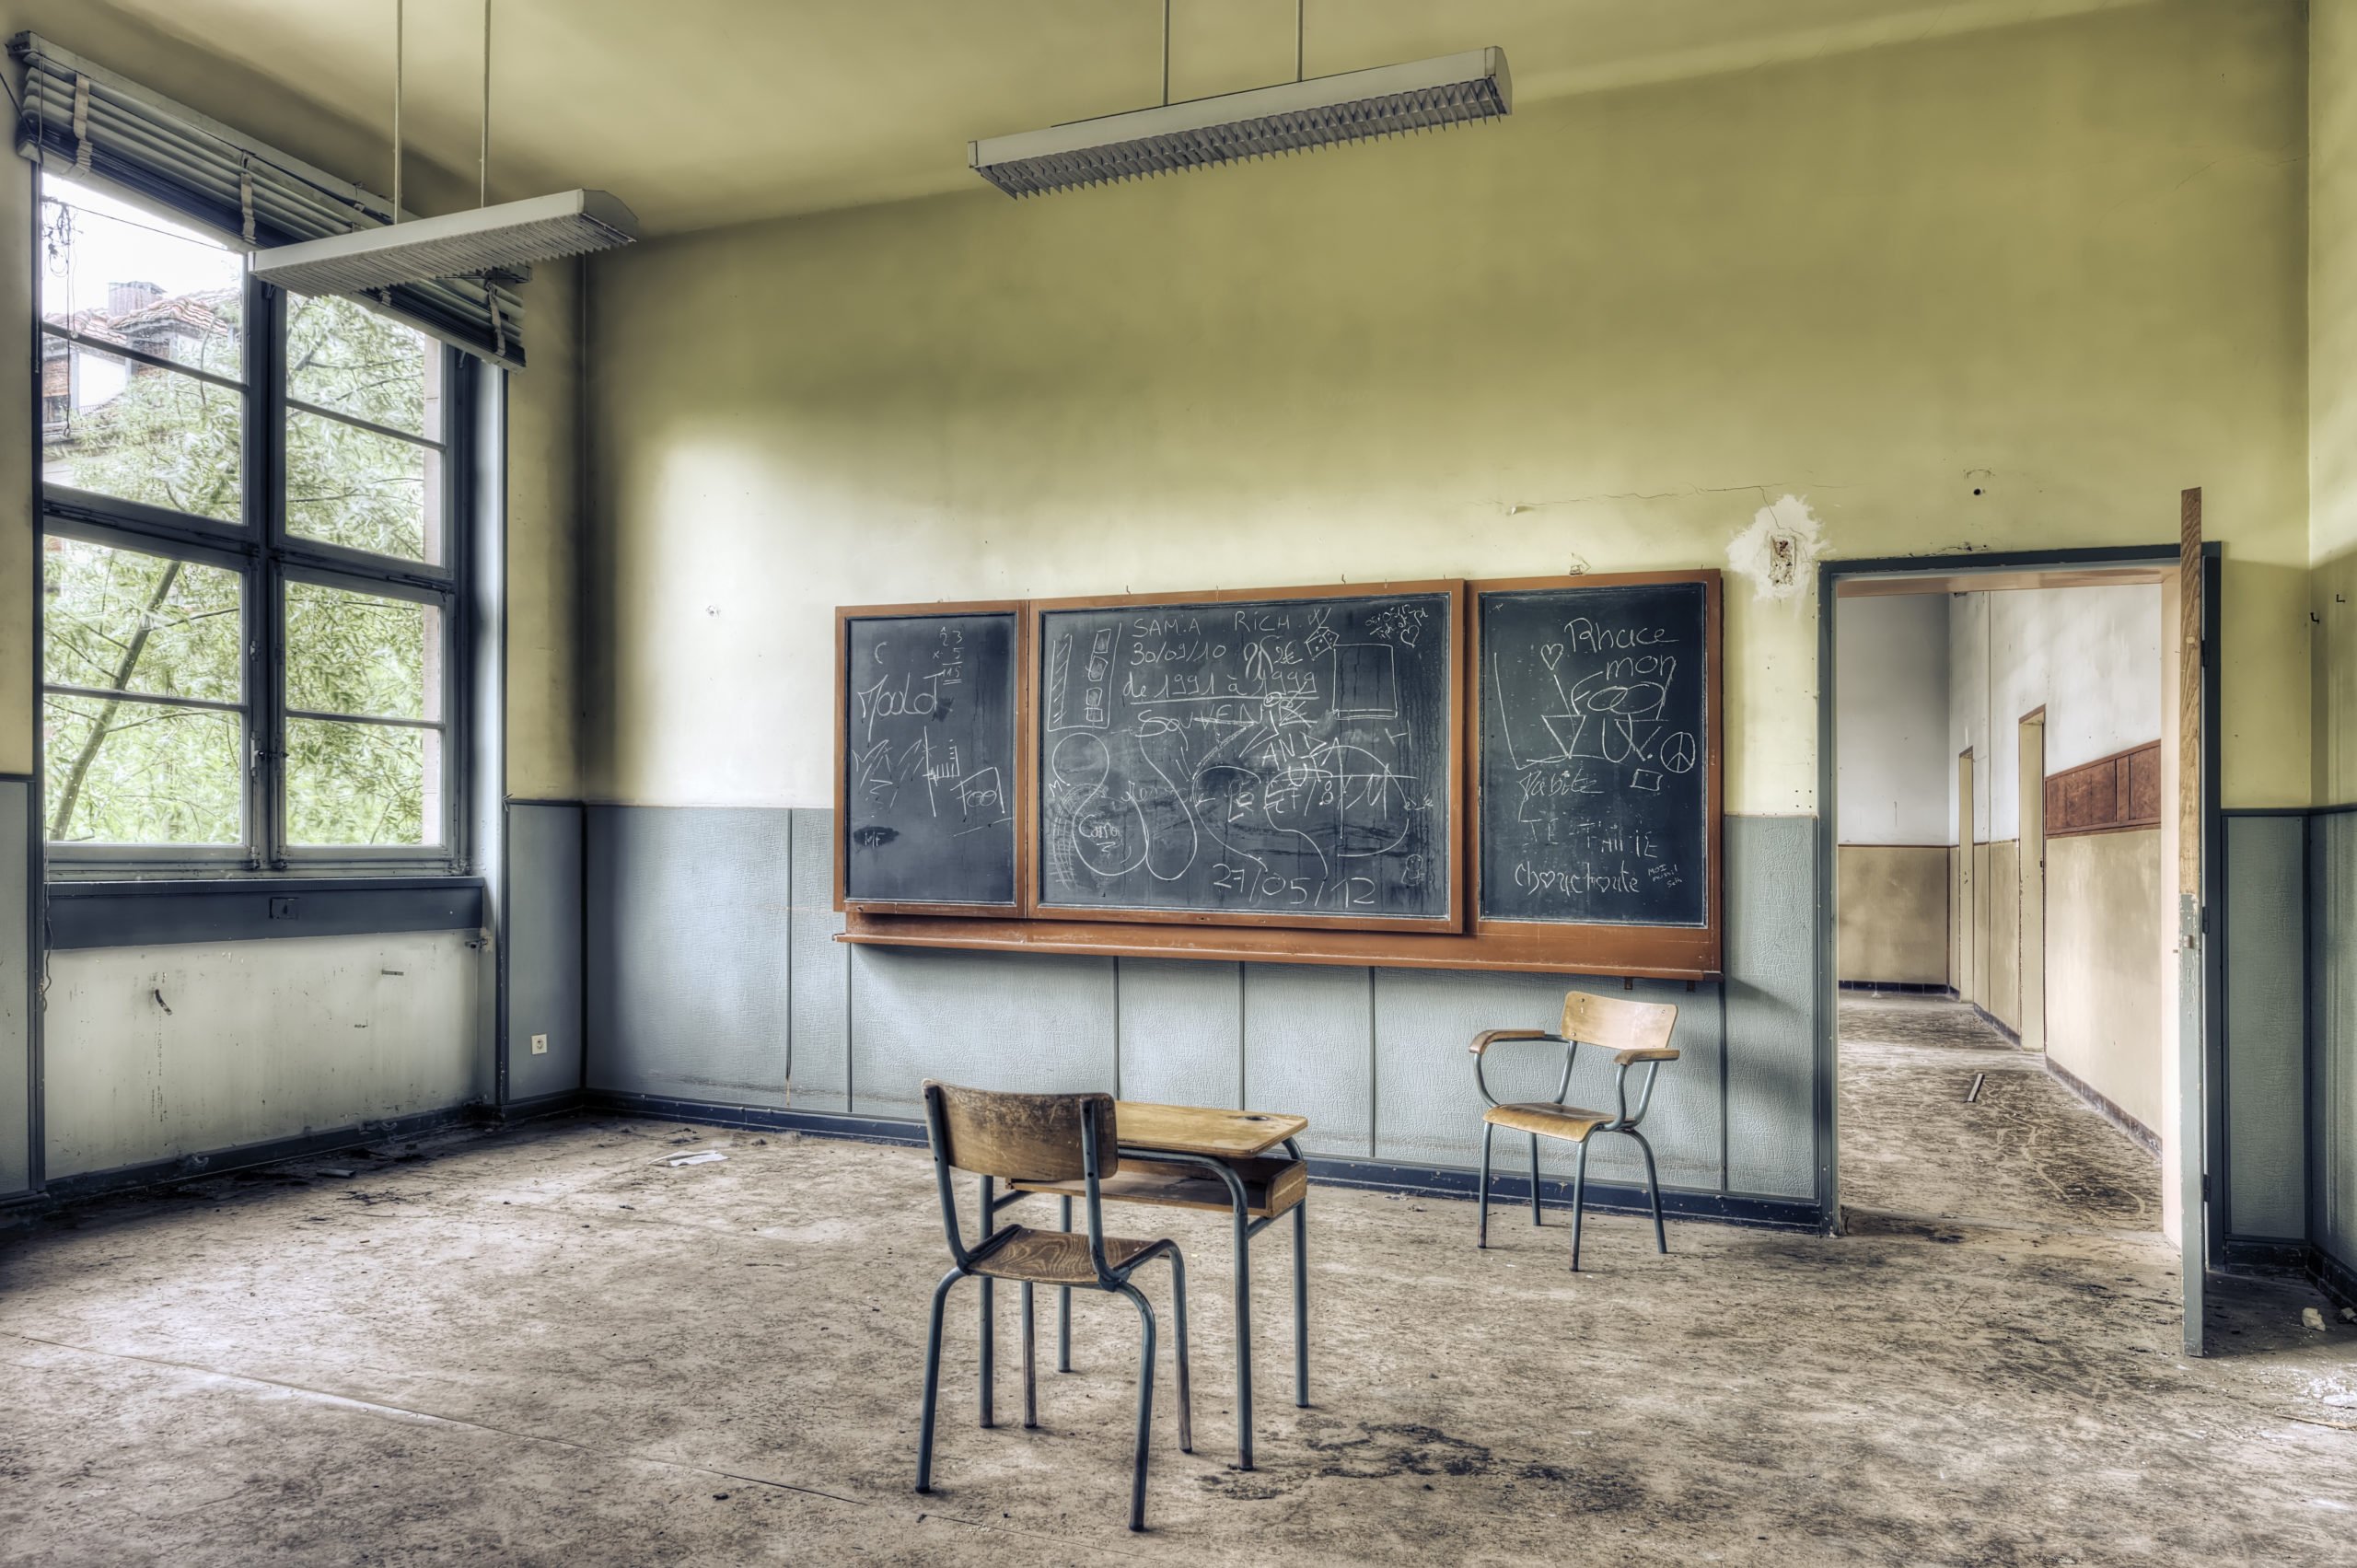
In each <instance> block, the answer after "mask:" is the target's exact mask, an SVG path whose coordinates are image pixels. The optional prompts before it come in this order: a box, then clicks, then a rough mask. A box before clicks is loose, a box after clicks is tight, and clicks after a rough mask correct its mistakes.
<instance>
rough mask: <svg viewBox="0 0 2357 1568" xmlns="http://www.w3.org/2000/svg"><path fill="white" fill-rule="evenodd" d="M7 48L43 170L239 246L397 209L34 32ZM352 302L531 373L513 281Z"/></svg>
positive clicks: (348, 227) (340, 227)
mask: <svg viewBox="0 0 2357 1568" xmlns="http://www.w3.org/2000/svg"><path fill="white" fill-rule="evenodd" d="M8 52H10V53H11V54H13V55H15V56H16V57H17V59H18V60H19V61H21V62H23V64H24V67H25V90H24V100H23V113H22V116H21V117H20V118H19V120H18V121H17V152H18V153H19V154H20V155H21V156H23V157H27V158H29V159H30V160H31V161H32V162H34V163H35V164H37V165H39V166H41V168H48V169H53V170H55V171H56V172H58V173H59V174H62V175H66V176H69V177H71V178H74V179H77V180H91V181H93V182H95V183H99V184H104V185H108V186H110V187H112V188H114V189H115V190H117V191H119V192H122V194H124V195H127V196H129V197H131V198H133V199H134V200H136V201H140V202H144V203H148V204H151V205H154V206H157V207H160V208H162V209H164V210H165V211H168V212H169V213H171V214H173V215H176V216H178V217H180V218H182V219H185V220H187V221H188V222H190V223H192V224H194V225H196V226H200V227H203V228H205V229H208V230H210V231H212V232H213V233H215V234H217V235H219V236H220V237H221V238H223V239H225V240H226V241H227V242H228V243H229V244H230V245H232V246H235V247H236V248H238V249H239V250H251V249H256V248H263V249H266V248H269V247H272V246H276V245H287V244H294V243H296V242H298V241H301V240H307V239H322V238H327V237H328V236H330V235H337V234H348V233H351V232H353V231H354V230H357V229H366V228H378V227H382V226H384V224H385V223H386V222H387V221H388V219H389V215H390V213H391V207H392V204H391V203H389V202H388V201H387V200H385V198H383V197H381V196H379V195H377V194H376V193H375V192H370V191H367V190H365V189H363V188H362V187H360V186H357V185H351V184H347V183H345V182H343V181H341V180H336V179H334V178H333V177H332V176H330V175H328V174H326V173H324V172H322V171H321V170H319V169H316V168H312V167H311V166H310V165H308V164H307V163H305V162H303V161H302V160H301V159H299V158H296V157H292V156H290V155H288V154H285V153H281V152H279V151H277V150H276V149H274V148H272V147H269V146H267V145H263V144H261V143H260V142H255V141H253V140H251V139H250V138H247V137H244V136H241V135H239V134H237V133H236V132H233V131H231V130H229V129H228V128H227V127H226V126H222V125H220V124H218V123H217V122H214V121H212V120H209V119H207V118H206V117H205V116H203V115H202V114H199V113H197V112H196V111H195V110H191V109H187V108H185V107H183V106H181V105H179V104H176V103H173V102H172V101H171V100H170V99H165V98H161V97H159V96H157V95H156V94H154V93H151V92H148V91H147V90H146V89H145V88H144V87H136V86H134V85H133V84H131V83H129V82H126V81H123V80H122V78H120V77H118V76H115V75H111V74H110V73H108V72H105V71H101V70H99V68H97V67H95V66H93V65H91V64H88V63H87V62H86V61H82V60H78V59H76V58H75V56H73V55H71V54H68V53H66V52H64V51H63V50H60V49H58V48H56V47H55V46H54V45H52V44H50V43H48V42H46V41H43V40H42V39H41V38H40V37H38V36H37V35H35V34H32V33H20V34H18V35H17V37H16V38H15V39H13V40H11V41H10V42H9V45H8ZM77 89H78V90H79V91H80V92H81V93H83V94H86V95H87V96H86V98H84V99H83V102H84V103H85V104H86V106H87V107H86V110H85V117H84V128H85V130H86V132H87V144H86V143H85V142H83V141H82V140H81V139H79V138H77V137H76V136H75V103H76V93H77ZM86 157H87V167H84V166H83V160H84V159H85V158H86ZM249 186H250V190H251V192H252V198H251V199H252V211H253V226H254V243H253V245H252V246H249V245H247V244H246V242H245V239H244V227H245V211H246V203H245V199H244V196H243V194H242V192H243V191H244V190H245V189H247V188H248V187H249ZM351 297H352V298H354V299H357V300H359V301H360V302H361V303H362V304H365V305H367V306H369V307H371V308H374V309H377V310H380V311H382V312H384V313H385V314H386V315H388V316H391V317H394V318H397V319H401V320H402V321H405V322H407V323H408V324H409V325H411V326H412V327H415V328H417V329H418V330H419V331H424V332H427V333H429V334H431V335H432V336H434V337H435V338H438V339H440V340H441V341H442V342H444V343H450V344H453V345H454V346H456V347H458V348H460V349H463V350H465V351H466V352H467V353H469V354H476V355H479V356H480V357H482V358H483V359H486V360H489V361H491V362H492V363H493V364H495V365H500V366H505V367H506V368H508V369H512V370H520V369H522V368H523V367H524V341H523V333H522V324H523V318H524V310H523V306H522V303H521V302H520V301H519V300H518V299H517V297H516V296H515V295H514V294H513V293H512V292H510V291H509V290H508V289H507V288H506V287H505V286H504V285H493V287H492V288H491V289H489V290H486V288H485V287H484V285H483V283H482V280H480V279H476V278H442V279H436V280H434V281H431V282H426V283H417V284H401V285H395V286H394V287H392V288H390V289H388V290H385V291H383V293H382V294H381V295H379V294H367V295H354V296H351ZM494 312H495V315H494Z"/></svg>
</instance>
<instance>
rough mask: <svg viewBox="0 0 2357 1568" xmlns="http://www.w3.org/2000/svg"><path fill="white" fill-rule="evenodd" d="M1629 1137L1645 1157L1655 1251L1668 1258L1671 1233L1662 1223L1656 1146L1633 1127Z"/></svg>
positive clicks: (1646, 1188)
mask: <svg viewBox="0 0 2357 1568" xmlns="http://www.w3.org/2000/svg"><path fill="white" fill-rule="evenodd" d="M1629 1136H1631V1138H1634V1139H1636V1140H1637V1147H1638V1148H1640V1149H1643V1151H1644V1155H1645V1196H1646V1197H1648V1198H1650V1199H1652V1200H1653V1204H1654V1250H1655V1251H1656V1252H1658V1253H1660V1254H1661V1255H1662V1256H1664V1257H1667V1256H1668V1255H1669V1232H1668V1231H1667V1230H1666V1229H1664V1228H1663V1226H1662V1223H1661V1179H1660V1177H1659V1176H1657V1175H1656V1174H1655V1171H1654V1146H1653V1145H1652V1144H1648V1143H1646V1142H1645V1136H1644V1134H1643V1133H1642V1132H1638V1131H1637V1130H1636V1129H1635V1128H1633V1127H1631V1129H1629Z"/></svg>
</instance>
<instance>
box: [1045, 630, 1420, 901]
mask: <svg viewBox="0 0 2357 1568" xmlns="http://www.w3.org/2000/svg"><path fill="white" fill-rule="evenodd" d="M1454 604H1455V599H1454V596H1453V595H1452V594H1451V593H1449V592H1446V591H1443V592H1403V593H1396V594H1369V595H1364V596H1350V597H1341V596H1337V597H1317V598H1270V599H1256V600H1250V601H1242V600H1229V601H1226V602H1204V603H1197V604H1158V603H1157V604H1145V603H1137V602H1132V603H1129V604H1119V605H1104V606H1091V607H1088V608H1082V609H1051V610H1042V611H1041V614H1040V620H1039V654H1038V656H1039V663H1040V668H1039V699H1038V701H1039V726H1040V735H1039V747H1040V749H1039V759H1038V763H1039V900H1038V902H1039V906H1040V907H1041V908H1043V909H1044V908H1057V909H1070V910H1087V911H1102V912H1106V913H1107V914H1108V915H1109V916H1111V917H1118V916H1119V915H1120V914H1122V913H1132V914H1139V915H1144V916H1147V917H1155V916H1160V917H1163V918H1175V919H1210V920H1229V921H1266V922H1271V923H1312V922H1325V921H1336V922H1344V923H1350V922H1364V923H1386V922H1398V921H1424V922H1439V921H1448V920H1453V919H1454V918H1455V917H1456V910H1455V909H1454V907H1453V902H1452V888H1453V878H1454V871H1455V868H1454V866H1453V865H1451V862H1450V854H1451V852H1450V843H1451V839H1452V832H1451V829H1450V822H1451V818H1450V812H1451V810H1452V807H1453V804H1454V803H1453V802H1452V801H1451V800H1450V798H1449V791H1450V784H1451V781H1450V772H1451V768H1452V766H1453V761H1454V758H1455V755H1456V747H1455V743H1454V725H1455V713H1454V709H1455V670H1454V668H1453V666H1454V651H1455V645H1456V632H1457V628H1456V626H1455V625H1454V623H1453V622H1454V616H1453V609H1454Z"/></svg>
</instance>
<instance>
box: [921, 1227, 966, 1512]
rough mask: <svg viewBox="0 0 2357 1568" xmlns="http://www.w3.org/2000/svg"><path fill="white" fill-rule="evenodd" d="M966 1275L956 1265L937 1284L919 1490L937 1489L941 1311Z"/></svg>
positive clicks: (927, 1346)
mask: <svg viewBox="0 0 2357 1568" xmlns="http://www.w3.org/2000/svg"><path fill="white" fill-rule="evenodd" d="M965 1277H966V1276H965V1275H963V1274H961V1273H959V1272H958V1271H957V1270H955V1269H952V1270H950V1271H949V1272H947V1273H946V1274H944V1275H943V1276H942V1277H941V1283H939V1284H937V1285H935V1286H934V1287H933V1321H932V1324H931V1326H930V1327H928V1328H927V1329H926V1330H925V1337H924V1416H923V1421H921V1422H920V1423H918V1429H917V1490H918V1491H919V1492H931V1491H932V1490H933V1422H934V1414H935V1411H937V1410H938V1409H939V1408H940V1405H941V1314H942V1309H943V1308H944V1307H947V1306H948V1305H949V1287H950V1286H951V1285H954V1284H956V1283H958V1281H959V1280H961V1279H964V1278H965Z"/></svg>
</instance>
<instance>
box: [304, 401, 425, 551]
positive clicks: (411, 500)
mask: <svg viewBox="0 0 2357 1568" xmlns="http://www.w3.org/2000/svg"><path fill="white" fill-rule="evenodd" d="M286 531H287V532H289V533H292V534H299V535H301V536H302V537H303V538H305V539H315V540H319V542H321V543H322V544H340V545H343V547H344V548H346V549H347V550H366V551H368V552H371V553H372V554H377V555H398V556H400V557H401V559H403V560H405V561H425V562H432V563H439V562H440V561H441V559H442V454H441V453H440V452H439V451H438V450H436V449H435V448H434V447H420V446H417V445H416V444H414V443H412V442H409V441H403V440H400V439H398V438H397V437H394V436H379V435H377V433H376V432H374V431H371V430H363V429H361V428H360V427H359V426H357V425H353V424H344V423H343V421H342V420H336V419H324V418H321V417H320V416H319V415H318V414H314V413H290V414H288V415H287V416H286Z"/></svg>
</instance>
